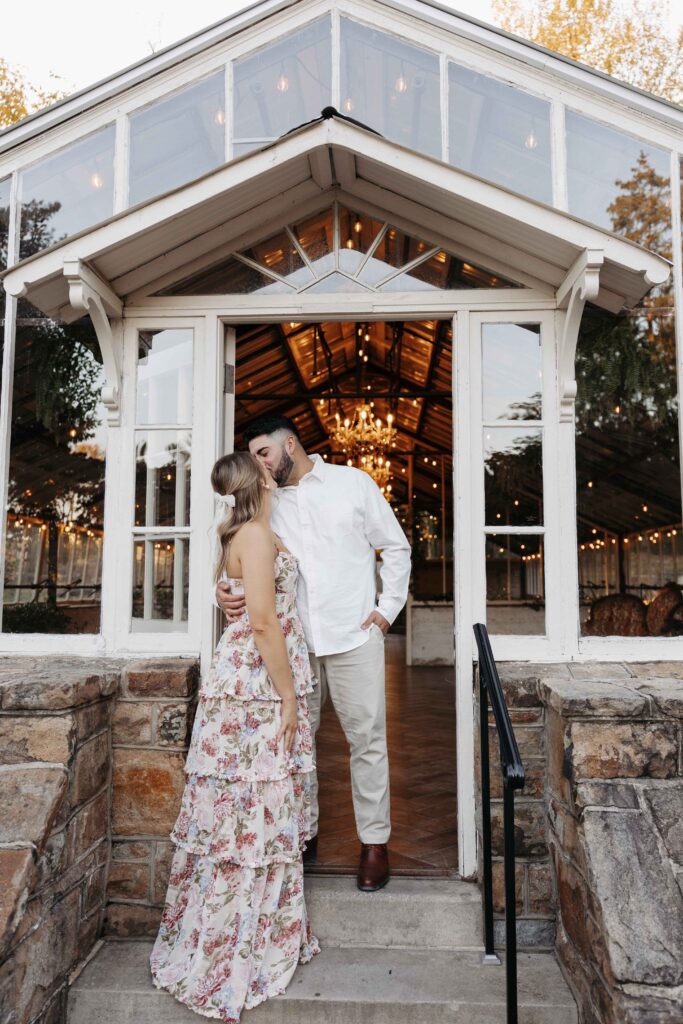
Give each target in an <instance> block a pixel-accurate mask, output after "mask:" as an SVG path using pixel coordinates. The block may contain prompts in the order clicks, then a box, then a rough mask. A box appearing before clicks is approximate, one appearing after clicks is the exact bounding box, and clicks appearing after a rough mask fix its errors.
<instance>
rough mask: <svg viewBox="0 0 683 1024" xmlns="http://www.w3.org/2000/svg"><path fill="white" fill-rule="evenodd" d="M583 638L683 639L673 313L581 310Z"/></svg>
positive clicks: (579, 454) (579, 437)
mask: <svg viewBox="0 0 683 1024" xmlns="http://www.w3.org/2000/svg"><path fill="white" fill-rule="evenodd" d="M576 380H577V385H578V392H577V399H576V482H577V521H578V545H579V551H578V562H579V599H580V600H579V603H580V611H581V632H582V634H583V635H584V636H585V635H588V636H610V635H621V636H677V635H681V634H683V557H682V556H683V548H682V541H681V535H682V533H683V528H682V525H681V473H680V457H679V440H678V436H679V435H678V432H679V424H678V407H679V402H678V393H677V383H676V380H677V378H676V345H675V332H674V316H673V310H672V309H662V308H661V307H656V306H651V307H650V308H649V309H647V310H644V311H642V312H635V313H632V314H629V315H628V316H624V317H614V316H612V315H610V314H608V313H605V312H603V311H601V310H598V309H596V308H594V307H592V306H587V307H586V309H585V311H584V315H583V319H582V322H581V329H580V333H579V342H578V347H577V353H576Z"/></svg>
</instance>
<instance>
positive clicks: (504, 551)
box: [486, 534, 545, 636]
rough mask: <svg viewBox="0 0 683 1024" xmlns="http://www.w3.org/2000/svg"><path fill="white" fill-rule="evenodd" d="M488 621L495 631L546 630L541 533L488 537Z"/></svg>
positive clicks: (522, 633)
mask: <svg viewBox="0 0 683 1024" xmlns="http://www.w3.org/2000/svg"><path fill="white" fill-rule="evenodd" d="M486 624H487V627H488V631H489V633H491V634H492V635H505V636H509V635H510V634H514V635H520V636H543V634H544V633H545V584H544V581H543V538H542V537H533V536H532V537H529V536H524V537H520V536H514V535H510V534H489V535H488V536H487V537H486Z"/></svg>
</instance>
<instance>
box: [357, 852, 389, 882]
mask: <svg viewBox="0 0 683 1024" xmlns="http://www.w3.org/2000/svg"><path fill="white" fill-rule="evenodd" d="M388 881H389V851H388V850H387V844H386V843H362V844H361V848H360V862H359V864H358V888H359V889H360V890H361V891H362V892H377V890H378V889H381V888H383V886H385V885H386V884H387V882H388Z"/></svg>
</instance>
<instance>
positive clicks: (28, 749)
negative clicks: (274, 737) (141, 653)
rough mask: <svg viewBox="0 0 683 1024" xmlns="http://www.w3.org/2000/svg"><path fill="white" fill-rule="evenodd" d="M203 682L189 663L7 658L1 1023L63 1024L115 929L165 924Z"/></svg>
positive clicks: (2, 694) (0, 758) (0, 712)
mask: <svg viewBox="0 0 683 1024" xmlns="http://www.w3.org/2000/svg"><path fill="white" fill-rule="evenodd" d="M197 677H198V665H197V662H196V660H195V659H190V658H187V659H185V658H170V659H163V660H157V661H153V662H150V661H138V662H132V663H131V662H122V661H114V660H111V659H79V658H54V657H50V658H48V657H45V658H26V657H24V658H20V657H14V658H9V657H7V658H0V792H1V794H2V815H1V817H0V1024H63V1022H64V1020H65V1013H66V993H67V987H68V983H69V978H70V977H72V976H73V974H74V973H75V972H76V971H77V970H78V968H79V965H80V964H81V963H83V962H84V961H85V960H86V959H87V958H88V956H89V955H90V953H91V952H92V950H93V948H94V946H95V943H96V942H97V940H98V938H99V937H100V936H101V935H102V934H103V932H104V930H105V928H106V929H108V931H109V932H110V933H112V934H114V935H116V936H128V935H137V934H149V933H151V932H152V930H156V927H157V926H158V919H159V917H160V914H161V906H162V905H163V899H164V895H165V891H166V883H167V877H168V866H169V854H170V844H169V842H168V832H169V831H170V828H171V826H172V824H173V821H174V819H175V815H176V813H177V809H178V804H179V800H180V794H181V792H182V787H183V781H184V772H183V769H184V755H185V752H186V749H187V739H188V732H189V729H190V725H191V718H192V706H193V699H194V696H195V691H196V684H197ZM112 833H113V839H114V842H113V844H112ZM108 901H109V907H108V909H107V911H106V917H105V907H106V905H107V902H108Z"/></svg>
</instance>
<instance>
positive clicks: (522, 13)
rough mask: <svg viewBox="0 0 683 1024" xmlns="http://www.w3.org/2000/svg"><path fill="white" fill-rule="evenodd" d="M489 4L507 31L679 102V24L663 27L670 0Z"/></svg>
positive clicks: (682, 48) (682, 95) (682, 37)
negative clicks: (675, 27)
mask: <svg viewBox="0 0 683 1024" xmlns="http://www.w3.org/2000/svg"><path fill="white" fill-rule="evenodd" d="M492 6H493V12H494V17H495V18H496V20H497V21H498V23H499V24H500V25H501V27H502V28H504V29H506V30H507V31H508V32H514V33H515V34H516V35H519V36H522V37H523V38H525V39H529V40H531V41H532V42H534V43H539V44H540V45H541V46H546V47H547V48H548V49H549V50H554V51H555V52H556V53H561V54H564V56H566V57H571V58H572V59H573V60H577V61H581V62H582V63H584V64H589V65H590V66H591V67H594V68H597V69H598V70H599V71H604V72H605V73H606V74H608V75H612V76H613V77H614V78H619V79H621V80H622V81H623V82H628V83H629V84H630V85H636V86H638V87H639V88H641V89H645V90H647V91H648V92H652V93H655V94H657V95H658V96H663V97H665V98H666V99H668V100H672V101H673V102H674V103H681V102H683V28H681V29H679V31H678V32H677V33H672V32H671V31H670V30H669V28H668V26H669V24H670V11H671V4H670V0H621V2H620V0H493V4H492Z"/></svg>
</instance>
